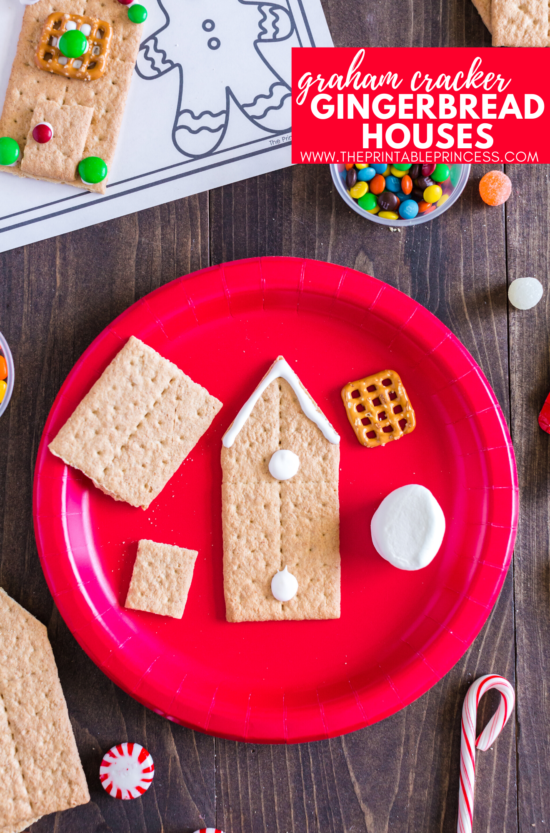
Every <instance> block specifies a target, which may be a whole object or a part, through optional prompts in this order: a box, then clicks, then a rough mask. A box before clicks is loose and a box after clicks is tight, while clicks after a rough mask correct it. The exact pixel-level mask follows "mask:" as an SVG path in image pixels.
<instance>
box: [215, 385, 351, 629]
mask: <svg viewBox="0 0 550 833" xmlns="http://www.w3.org/2000/svg"><path fill="white" fill-rule="evenodd" d="M278 449H287V450H289V451H293V452H294V453H295V454H297V455H298V457H299V459H300V468H299V470H298V473H297V474H296V475H295V476H294V477H293V478H291V479H290V480H288V481H283V482H279V481H277V480H275V479H274V478H273V477H272V476H271V474H270V473H269V469H268V465H269V461H270V459H271V456H272V455H273V453H274V452H275V451H277V450H278ZM339 462H340V446H339V445H333V444H331V443H330V442H328V440H326V439H325V437H324V436H323V434H322V433H321V431H320V430H319V428H318V427H317V425H315V424H314V423H313V422H312V421H311V420H309V419H308V418H307V417H306V416H305V415H304V413H303V411H302V409H301V407H300V404H299V402H298V399H297V397H296V394H295V393H294V391H293V390H292V387H291V386H290V385H289V384H288V382H286V381H285V380H284V379H276V380H275V381H273V382H271V384H270V385H269V386H268V387H267V388H266V390H265V392H264V393H263V394H262V396H261V397H260V399H259V400H258V401H257V403H256V405H255V406H254V409H253V410H252V413H251V415H250V417H249V418H248V420H247V421H246V423H245V424H244V426H243V427H242V429H241V430H240V432H239V433H238V435H237V437H236V439H235V442H234V444H233V445H232V446H231V447H230V448H225V447H224V448H223V449H222V469H223V486H222V501H223V512H222V521H223V547H224V555H223V575H224V592H225V605H226V615H227V620H228V621H229V622H246V621H264V620H280V619H294V620H299V619H337V618H339V616H340V511H339V499H338V474H339ZM285 566H286V567H288V570H289V571H290V573H292V574H293V575H294V576H295V577H296V579H297V580H298V592H297V594H296V596H295V597H294V598H293V599H292V600H291V601H290V602H285V603H282V602H279V601H277V600H276V599H275V598H274V597H273V595H272V593H271V580H272V578H273V576H274V575H275V573H276V572H277V571H279V570H282V569H283V568H284V567H285Z"/></svg>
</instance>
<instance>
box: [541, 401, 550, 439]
mask: <svg viewBox="0 0 550 833" xmlns="http://www.w3.org/2000/svg"><path fill="white" fill-rule="evenodd" d="M539 425H540V427H541V428H542V430H543V431H546V433H547V434H550V393H549V394H548V396H547V397H546V401H545V403H544V405H543V406H542V411H541V412H540V414H539Z"/></svg>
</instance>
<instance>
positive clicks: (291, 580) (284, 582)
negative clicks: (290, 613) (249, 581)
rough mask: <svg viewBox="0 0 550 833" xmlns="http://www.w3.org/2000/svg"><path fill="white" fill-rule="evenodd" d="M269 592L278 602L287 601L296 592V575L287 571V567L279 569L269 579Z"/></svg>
mask: <svg viewBox="0 0 550 833" xmlns="http://www.w3.org/2000/svg"><path fill="white" fill-rule="evenodd" d="M271 592H272V593H273V596H274V597H275V598H276V599H277V601H278V602H289V601H290V600H291V599H293V598H294V596H295V595H296V593H297V592H298V580H297V578H296V576H293V575H292V573H289V572H288V567H285V568H284V570H279V572H277V573H275V575H274V576H273V578H272V579H271Z"/></svg>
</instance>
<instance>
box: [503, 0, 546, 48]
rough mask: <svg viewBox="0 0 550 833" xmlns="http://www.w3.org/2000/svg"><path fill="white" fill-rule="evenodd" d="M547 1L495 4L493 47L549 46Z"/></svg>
mask: <svg viewBox="0 0 550 833" xmlns="http://www.w3.org/2000/svg"><path fill="white" fill-rule="evenodd" d="M548 27H549V16H548V0H492V2H491V29H492V33H493V46H548V44H549V39H548Z"/></svg>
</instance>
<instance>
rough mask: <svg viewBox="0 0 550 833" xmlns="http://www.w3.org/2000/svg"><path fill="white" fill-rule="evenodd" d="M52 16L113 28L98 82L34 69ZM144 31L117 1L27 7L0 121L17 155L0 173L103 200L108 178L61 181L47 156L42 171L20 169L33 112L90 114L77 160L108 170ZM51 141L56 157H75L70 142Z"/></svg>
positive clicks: (57, 1)
mask: <svg viewBox="0 0 550 833" xmlns="http://www.w3.org/2000/svg"><path fill="white" fill-rule="evenodd" d="M52 12H64V13H67V14H80V15H87V16H89V17H94V18H99V19H101V20H106V21H107V22H108V23H110V24H111V27H112V29H113V35H112V39H111V46H110V51H109V57H108V60H107V63H106V69H105V74H104V75H103V76H102V77H101V78H97V79H95V80H92V81H83V80H82V81H81V80H79V79H77V78H65V77H63V76H62V75H55V74H53V73H51V72H45V71H44V70H42V69H39V68H38V67H37V66H36V64H35V62H34V58H35V53H36V49H37V46H38V42H39V40H40V35H41V33H42V29H43V26H44V23H45V21H46V18H47V17H48V15H50V14H51V13H52ZM142 30H143V24H135V23H132V22H131V21H130V20H129V19H128V7H127V6H123V5H122V4H121V3H119V2H118V0H38V2H37V3H35V4H34V5H32V6H27V7H26V9H25V13H24V15H23V25H22V27H21V32H20V35H19V41H18V44H17V52H16V55H15V59H14V62H13V65H12V70H11V75H10V79H9V82H8V89H7V91H6V98H5V100H4V108H3V110H2V116H1V117H0V136H10V137H11V138H12V139H15V141H16V142H17V143H18V145H19V148H20V151H21V154H20V156H19V160H18V161H17V163H16V164H15V165H14V166H13V167H11V168H8V167H0V171H6V172H7V173H12V174H15V175H16V176H30V177H31V178H33V179H44V180H47V181H49V182H64V183H66V184H69V185H75V186H77V187H78V188H85V189H86V190H88V191H95V192H98V193H100V194H104V193H105V191H106V187H107V180H108V177H107V179H105V180H104V181H103V182H99V183H97V184H96V185H93V184H89V183H85V182H82V180H81V179H80V177H79V176H78V173H76V174H75V175H74V176H73V178H72V179H69V178H68V177H67V178H65V177H64V178H59V177H60V175H63V174H64V173H65V171H64V170H62V169H60V168H59V166H58V165H52V166H50V165H49V164H48V163H49V162H51V161H52V160H51V159H50V158H49V157H48V155H47V154H46V155H44V157H43V159H41V161H42V162H43V164H42V165H38V166H37V165H36V164H32V163H31V166H30V167H29V169H28V170H27V171H25V166H22V164H21V163H22V160H23V159H24V158H25V151H26V146H27V139H28V135H29V131H30V127H31V122H32V119H33V114H34V110H35V108H36V107H37V105H39V104H40V103H41V102H42V103H44V102H55V103H57V104H59V105H60V106H61V107H63V106H71V105H79V106H81V107H90V108H92V109H93V117H92V120H91V124H90V126H89V130H88V131H87V135H86V142H85V145H84V149H83V152H82V156H81V158H84V157H87V156H99V157H101V159H103V160H104V161H105V162H106V163H107V167H108V169H109V171H110V170H111V168H112V164H113V161H114V155H115V150H116V145H117V141H118V135H119V133H120V127H121V124H122V117H123V113H124V108H125V106H126V99H127V97H128V92H129V89H130V83H131V80H132V75H133V72H134V65H135V62H136V58H137V54H138V51H139V45H140V41H141V35H142ZM55 138H56V147H57V150H58V152H59V153H67V154H68V155H69V156H71V153H73V152H74V147H73V138H72V137H71V136H70V135H69V136H65V135H63V134H59V135H58V134H57V133H56V137H55ZM79 161H80V159H78V160H77V162H79ZM31 169H32V173H31V172H30V171H31Z"/></svg>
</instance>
